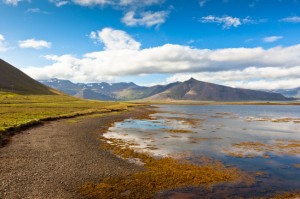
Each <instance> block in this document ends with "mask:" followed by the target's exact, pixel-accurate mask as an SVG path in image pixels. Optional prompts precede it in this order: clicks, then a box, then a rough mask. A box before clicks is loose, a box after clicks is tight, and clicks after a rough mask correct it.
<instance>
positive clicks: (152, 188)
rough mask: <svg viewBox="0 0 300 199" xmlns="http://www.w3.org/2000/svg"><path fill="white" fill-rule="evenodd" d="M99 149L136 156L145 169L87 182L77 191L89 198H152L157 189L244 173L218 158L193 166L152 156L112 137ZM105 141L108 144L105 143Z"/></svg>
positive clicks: (200, 183) (217, 180)
mask: <svg viewBox="0 0 300 199" xmlns="http://www.w3.org/2000/svg"><path fill="white" fill-rule="evenodd" d="M102 141H103V143H102V148H104V149H107V150H110V151H112V152H113V153H114V154H117V155H119V156H121V157H123V158H138V159H140V160H141V161H142V162H144V163H145V164H144V166H145V168H146V170H145V171H143V172H138V173H135V174H132V175H129V176H126V177H120V178H106V179H104V180H102V181H101V182H100V183H98V184H92V183H87V184H86V185H84V186H83V187H82V188H81V193H82V194H83V195H85V196H87V197H91V198H101V199H105V198H153V196H154V194H155V193H157V192H158V191H161V190H168V189H172V188H180V187H187V186H204V187H209V186H211V185H213V184H215V183H220V182H233V181H237V180H241V178H242V176H245V175H244V174H243V173H242V172H241V171H240V170H238V169H236V168H233V167H229V168H228V167H226V166H225V165H223V164H222V163H221V162H219V161H214V162H213V163H209V164H205V165H195V164H193V163H191V162H189V161H186V160H185V161H180V160H176V159H173V158H169V157H165V158H154V157H152V156H150V155H148V154H145V153H138V152H136V151H134V150H132V149H130V148H129V146H126V143H125V142H124V141H121V140H115V139H106V138H103V139H102ZM108 142H109V143H110V144H108Z"/></svg>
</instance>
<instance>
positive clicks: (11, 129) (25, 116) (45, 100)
mask: <svg viewBox="0 0 300 199" xmlns="http://www.w3.org/2000/svg"><path fill="white" fill-rule="evenodd" d="M130 106H134V105H133V104H129V103H117V102H100V101H92V100H80V99H77V98H74V97H70V96H66V95H19V94H15V93H8V92H0V146H1V145H3V144H5V143H6V142H7V141H8V138H9V136H11V135H13V134H14V133H15V132H16V131H17V130H20V129H22V128H26V127H30V126H33V125H36V124H39V123H41V122H42V121H49V120H55V119H60V118H69V117H75V116H80V115H89V114H96V113H107V112H112V111H118V110H126V109H127V108H128V107H130Z"/></svg>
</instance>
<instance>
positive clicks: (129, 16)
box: [122, 11, 169, 27]
mask: <svg viewBox="0 0 300 199" xmlns="http://www.w3.org/2000/svg"><path fill="white" fill-rule="evenodd" d="M168 14H169V12H168V11H158V12H150V11H149V12H142V13H140V16H139V17H136V13H135V11H130V12H127V13H126V14H125V16H124V17H123V18H122V22H123V23H125V24H126V25H127V26H146V27H151V26H159V25H161V24H163V23H165V21H166V18H167V16H168Z"/></svg>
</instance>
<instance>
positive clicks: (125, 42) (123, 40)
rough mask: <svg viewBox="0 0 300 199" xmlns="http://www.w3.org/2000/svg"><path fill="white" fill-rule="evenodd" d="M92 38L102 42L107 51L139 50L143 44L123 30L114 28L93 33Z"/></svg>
mask: <svg viewBox="0 0 300 199" xmlns="http://www.w3.org/2000/svg"><path fill="white" fill-rule="evenodd" d="M90 38H91V39H93V40H97V41H98V42H101V43H103V44H104V46H105V50H108V51H113V50H139V49H140V47H141V43H139V42H137V41H135V40H134V39H133V38H132V37H131V36H130V35H128V34H127V33H126V32H124V31H121V30H114V29H112V28H104V29H102V30H101V31H97V32H95V31H93V32H91V33H90Z"/></svg>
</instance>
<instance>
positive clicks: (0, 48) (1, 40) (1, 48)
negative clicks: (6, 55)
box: [0, 34, 8, 52]
mask: <svg viewBox="0 0 300 199" xmlns="http://www.w3.org/2000/svg"><path fill="white" fill-rule="evenodd" d="M7 50H8V47H7V43H6V42H5V37H4V36H3V35H2V34H0V52H5V51H7Z"/></svg>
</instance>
